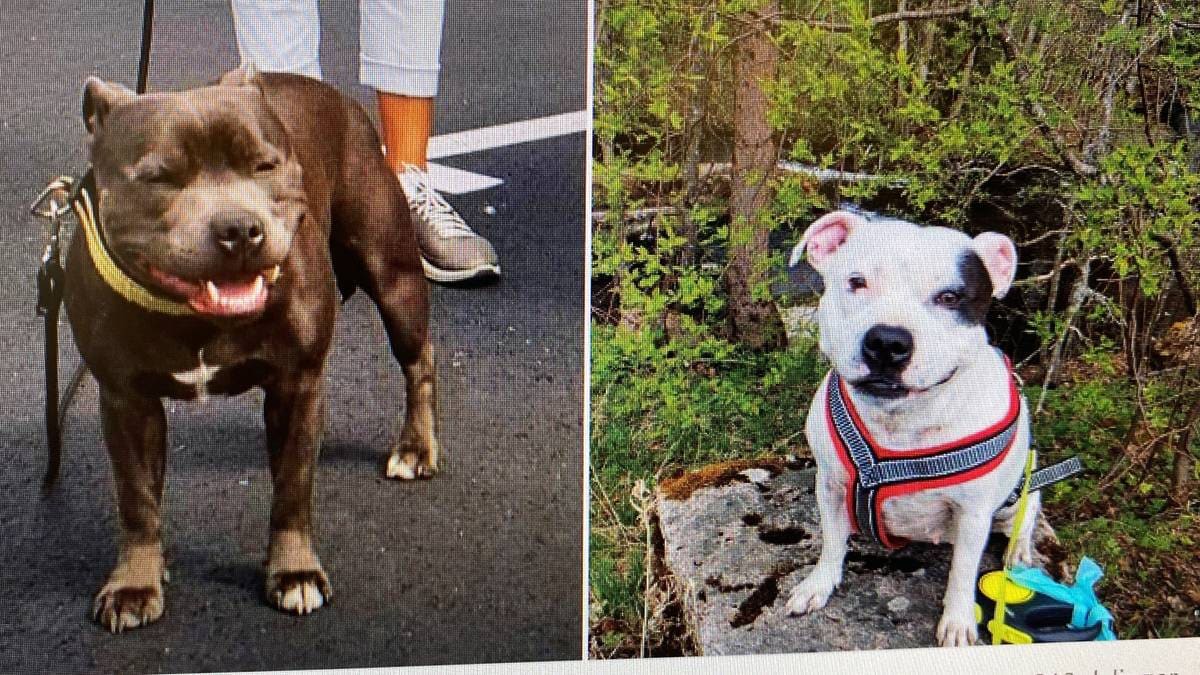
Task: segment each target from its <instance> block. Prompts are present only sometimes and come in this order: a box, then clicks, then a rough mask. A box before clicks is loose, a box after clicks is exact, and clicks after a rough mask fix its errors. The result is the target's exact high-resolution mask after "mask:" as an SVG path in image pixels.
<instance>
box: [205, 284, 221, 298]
mask: <svg viewBox="0 0 1200 675" xmlns="http://www.w3.org/2000/svg"><path fill="white" fill-rule="evenodd" d="M204 290H205V291H206V292H207V293H208V299H209V300H212V301H213V302H220V301H221V291H220V290H219V289H217V285H216V284H214V283H213V282H211V281H206V282H204Z"/></svg>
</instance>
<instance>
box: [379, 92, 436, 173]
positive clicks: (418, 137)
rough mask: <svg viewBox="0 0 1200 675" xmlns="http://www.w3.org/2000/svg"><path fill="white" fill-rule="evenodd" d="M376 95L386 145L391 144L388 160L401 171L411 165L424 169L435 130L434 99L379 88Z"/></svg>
mask: <svg viewBox="0 0 1200 675" xmlns="http://www.w3.org/2000/svg"><path fill="white" fill-rule="evenodd" d="M375 96H376V99H377V100H378V102H379V121H380V126H381V127H383V129H382V131H383V144H384V145H385V146H386V147H387V161H388V164H389V165H391V167H392V171H394V172H396V173H399V172H401V171H404V170H405V168H406V167H408V166H415V167H417V168H419V169H421V170H422V171H424V170H425V168H426V157H425V155H426V152H427V151H428V149H429V135H430V133H432V132H433V99H432V98H427V97H423V96H403V95H401V94H389V93H387V92H386V91H378V90H377V91H376V92H375Z"/></svg>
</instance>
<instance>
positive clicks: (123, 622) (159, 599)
mask: <svg viewBox="0 0 1200 675" xmlns="http://www.w3.org/2000/svg"><path fill="white" fill-rule="evenodd" d="M162 613H163V590H162V584H161V583H155V584H150V585H148V586H129V585H125V582H124V581H123V580H121V579H117V578H111V579H109V581H108V583H106V584H104V587H103V588H101V589H100V592H99V593H97V594H96V601H95V602H94V603H93V604H92V618H93V619H95V620H96V621H97V622H98V623H99V624H100V625H101V626H104V627H105V628H107V629H108V630H110V631H112V632H113V633H120V632H121V631H124V630H127V629H130V628H137V627H138V626H145V625H147V624H149V623H153V622H155V621H158V619H159V618H160V617H161V616H162Z"/></svg>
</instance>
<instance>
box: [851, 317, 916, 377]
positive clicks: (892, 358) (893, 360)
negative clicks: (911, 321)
mask: <svg viewBox="0 0 1200 675" xmlns="http://www.w3.org/2000/svg"><path fill="white" fill-rule="evenodd" d="M912 353H913V336H912V333H910V332H908V329H905V328H900V327H898V326H883V325H878V326H872V327H871V330H869V331H867V334H866V335H864V336H863V341H862V356H863V361H865V362H866V364H867V366H869V367H870V368H871V370H873V371H874V370H879V369H897V368H903V367H904V366H905V365H907V364H908V361H909V359H911V358H912Z"/></svg>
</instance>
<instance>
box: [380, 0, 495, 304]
mask: <svg viewBox="0 0 1200 675" xmlns="http://www.w3.org/2000/svg"><path fill="white" fill-rule="evenodd" d="M444 8H445V2H444V0H361V2H360V4H359V44H360V46H361V47H360V48H361V52H362V53H361V55H360V59H361V63H360V68H359V80H360V81H361V82H362V83H363V84H365V85H367V86H369V87H371V88H373V89H374V90H375V92H376V97H377V101H378V104H379V122H380V127H381V132H382V135H383V142H384V145H385V147H386V149H387V160H388V164H389V165H390V166H391V167H392V169H393V170H394V171H395V172H396V174H397V178H398V179H399V180H400V185H401V186H402V187H403V188H404V192H405V195H406V196H407V197H408V200H409V205H410V207H411V210H412V215H413V220H414V223H413V224H414V226H415V229H416V232H417V241H418V242H419V243H420V245H421V257H422V263H423V265H424V269H425V276H427V277H428V278H430V279H432V280H434V281H443V282H451V281H463V280H467V279H473V278H477V277H481V276H496V275H499V274H500V264H499V261H498V260H497V258H496V252H495V250H494V249H493V248H492V245H491V244H489V243H488V242H487V240H486V239H484V238H483V237H480V236H479V235H477V234H475V233H474V232H473V231H472V230H471V228H470V227H469V226H468V225H467V224H466V222H464V221H463V219H462V217H461V216H459V215H458V213H457V212H456V211H455V210H454V208H453V207H451V206H450V204H448V203H447V202H446V200H445V199H443V198H442V196H441V195H439V194H438V193H437V192H435V191H434V189H433V187H432V186H431V185H430V183H429V176H428V175H427V174H426V173H425V167H426V153H427V151H428V144H429V136H430V134H431V133H432V131H433V97H434V96H436V95H437V87H438V72H439V70H440V68H441V66H440V63H439V56H440V52H441V44H442V21H443V16H444Z"/></svg>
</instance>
